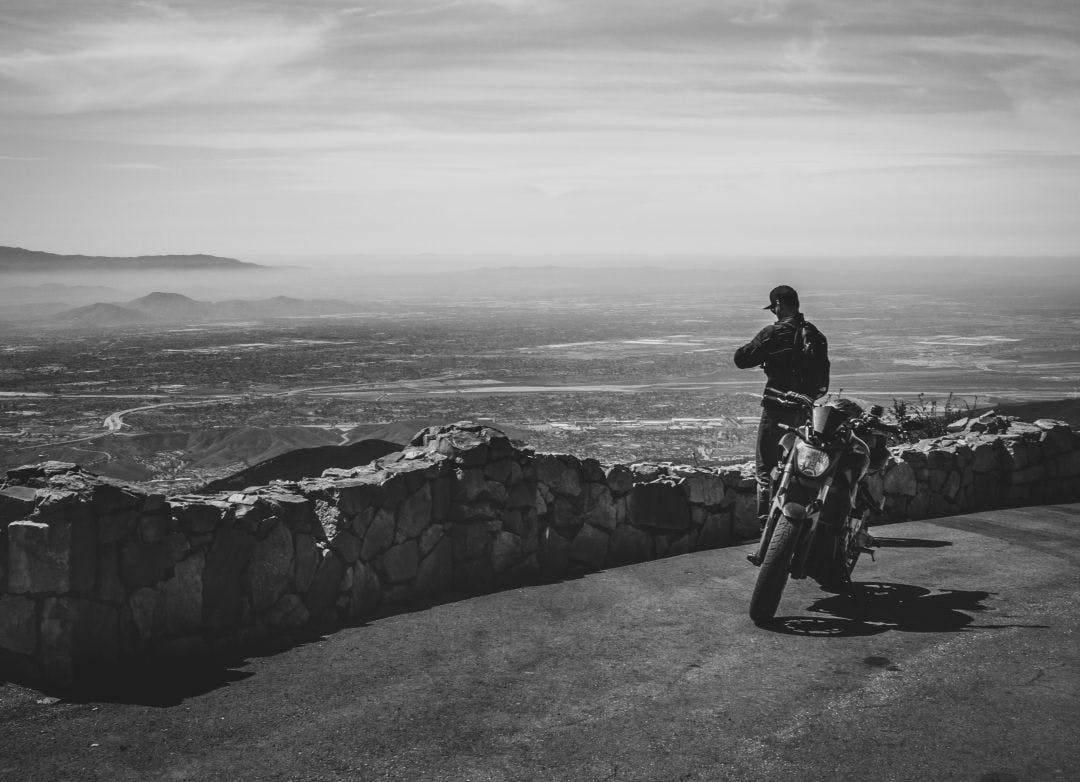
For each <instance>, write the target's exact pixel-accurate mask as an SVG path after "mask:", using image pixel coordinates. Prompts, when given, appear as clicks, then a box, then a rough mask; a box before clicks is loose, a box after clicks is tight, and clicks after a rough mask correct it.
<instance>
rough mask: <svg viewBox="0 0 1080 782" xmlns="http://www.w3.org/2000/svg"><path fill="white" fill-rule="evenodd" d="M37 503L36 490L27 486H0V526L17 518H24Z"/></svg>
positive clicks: (32, 510)
mask: <svg viewBox="0 0 1080 782" xmlns="http://www.w3.org/2000/svg"><path fill="white" fill-rule="evenodd" d="M36 505H37V490H36V489H32V488H30V487H29V486H5V487H3V488H0V527H3V525H5V524H7V523H8V522H11V521H15V520H17V519H26V518H28V517H29V516H30V514H31V513H33V512H34V508H35V506H36Z"/></svg>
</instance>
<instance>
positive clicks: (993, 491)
mask: <svg viewBox="0 0 1080 782" xmlns="http://www.w3.org/2000/svg"><path fill="white" fill-rule="evenodd" d="M1078 479H1080V437H1078V436H1077V435H1076V434H1075V433H1074V432H1073V431H1072V430H1071V429H1070V427H1069V426H1068V424H1065V423H1063V422H1061V421H1053V420H1049V419H1041V420H1039V421H1036V422H1035V423H1033V424H1029V423H1024V422H1022V421H1019V420H1018V419H1016V418H1013V417H1007V416H998V415H995V414H994V413H987V414H985V415H983V416H980V417H979V418H973V419H963V420H961V421H959V422H957V423H956V424H954V425H953V426H952V427H951V431H950V433H949V434H948V435H946V436H944V437H938V438H933V439H927V440H922V441H920V442H918V443H916V444H915V445H912V446H903V447H900V448H894V449H893V452H892V456H891V457H890V459H889V460H888V462H887V463H886V465H885V468H884V469H883V470H882V475H881V479H880V483H879V484H878V488H877V491H878V493H879V497H880V496H883V497H884V500H885V510H884V513H883V518H884V520H889V521H906V520H915V519H925V518H936V517H940V516H948V515H953V514H957V513H966V512H970V511H975V510H984V509H988V508H1000V507H1009V506H1015V505H1022V504H1027V503H1038V502H1056V501H1064V500H1075V499H1076V498H1077V497H1080V481H1078Z"/></svg>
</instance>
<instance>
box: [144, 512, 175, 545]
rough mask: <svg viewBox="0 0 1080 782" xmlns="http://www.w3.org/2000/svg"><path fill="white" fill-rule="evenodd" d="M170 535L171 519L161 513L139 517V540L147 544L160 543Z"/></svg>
mask: <svg viewBox="0 0 1080 782" xmlns="http://www.w3.org/2000/svg"><path fill="white" fill-rule="evenodd" d="M168 534H169V518H168V517H167V516H164V515H161V514H159V513H148V514H143V515H142V516H140V517H139V539H140V540H141V541H142V542H143V543H146V544H151V545H152V544H154V543H160V542H161V541H163V540H165V536H166V535H168Z"/></svg>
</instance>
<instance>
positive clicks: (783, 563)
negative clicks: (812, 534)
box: [750, 516, 799, 625]
mask: <svg viewBox="0 0 1080 782" xmlns="http://www.w3.org/2000/svg"><path fill="white" fill-rule="evenodd" d="M798 531H799V530H798V527H796V526H795V524H793V523H792V521H791V520H790V519H788V518H787V517H786V516H781V517H780V518H779V519H777V520H776V529H775V530H773V536H772V540H770V541H769V549H768V550H767V551H766V552H765V558H764V559H762V560H761V567H760V568H758V576H757V582H756V583H755V584H754V593H753V595H751V597H750V619H751V620H752V621H753V622H754V624H756V625H763V624H767V623H768V622H771V621H772V619H773V617H774V616H776V609H777V607H778V606H779V605H780V596H781V595H782V594H783V593H784V586H785V585H786V584H787V580H788V573H789V572H790V570H791V557H792V555H793V554H794V553H795V540H796V538H797V537H798V535H797V534H796V533H798Z"/></svg>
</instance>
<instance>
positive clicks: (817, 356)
mask: <svg viewBox="0 0 1080 782" xmlns="http://www.w3.org/2000/svg"><path fill="white" fill-rule="evenodd" d="M764 309H767V310H771V311H772V313H773V314H774V315H776V323H773V324H772V325H770V326H766V327H765V328H763V329H762V330H761V331H760V332H759V333H758V335H757V336H756V337H754V338H753V339H752V340H750V341H749V342H748V343H746V344H745V345H743V346H742V347H741V348H739V349H738V350H736V351H735V366H737V367H738V368H739V369H751V368H753V367H763V368H764V369H765V377H766V378H767V379H768V381H767V383H766V388H773V389H775V390H777V391H796V392H798V393H800V394H805V395H806V396H809V397H810V398H811V399H817V398H818V397H820V396H823V395H824V394H825V392H826V391H828V390H829V379H828V358H827V350H828V345H827V342H826V340H825V336H824V335H823V334H822V333H821V332H820V331H818V329H817V328H815V327H814V325H813V324H811V323H810V322H808V321H807V320H806V319H805V318H804V317H803V316H802V313H801V312H799V294H798V293H796V292H795V289H794V288H792V287H791V286H789V285H778V286H777V287H775V288H773V289H772V291H770V293H769V306H768V307H765V308H764ZM822 362H823V363H822ZM810 364H815V365H816V366H809V365H810ZM761 407H762V411H761V423H760V424H759V425H758V435H757V451H756V454H755V456H756V461H757V515H758V521H759V522H761V523H762V525H764V524H765V521H766V520H767V518H768V515H769V501H770V499H771V492H770V489H771V485H772V469H773V467H775V466H776V463H777V461H778V460H779V458H780V438H781V437H783V435H784V430H783V429H781V428H780V424H785V425H787V426H797V425H799V424H801V423H802V421H803V413H802V411H801V410H797V409H794V408H790V407H785V406H783V405H781V404H779V403H778V402H776V401H773V400H771V399H769V398H768V397H767V396H766V397H763V398H762V400H761Z"/></svg>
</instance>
